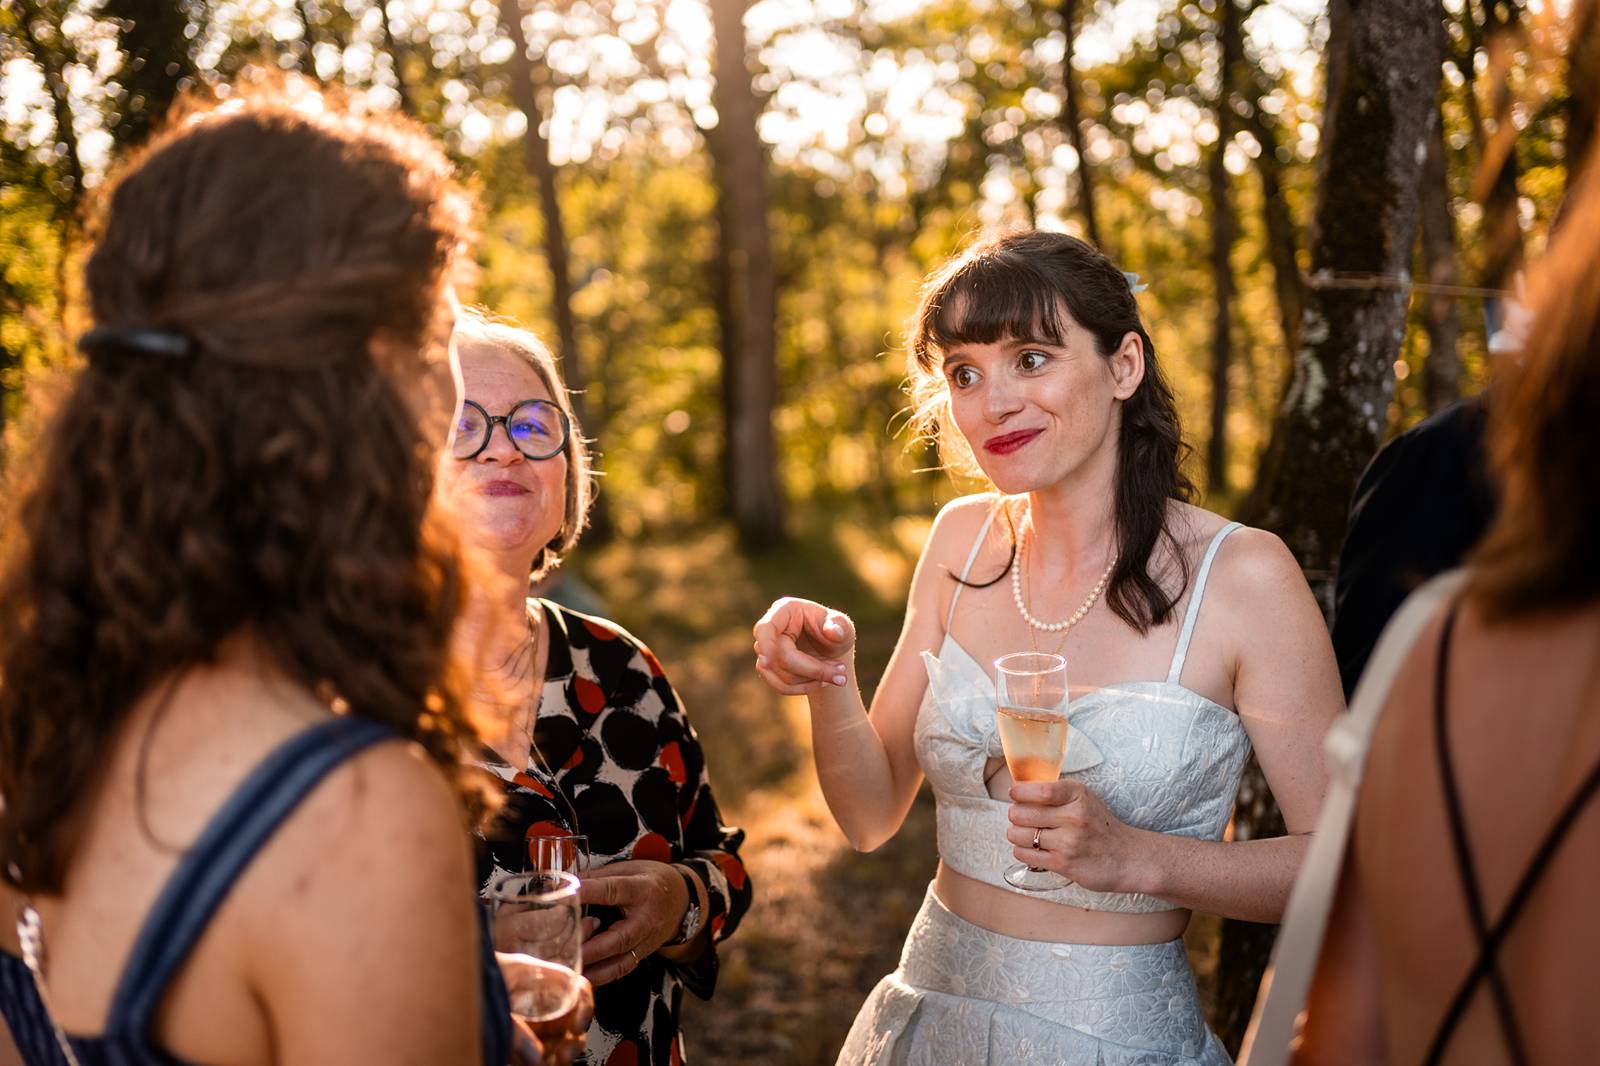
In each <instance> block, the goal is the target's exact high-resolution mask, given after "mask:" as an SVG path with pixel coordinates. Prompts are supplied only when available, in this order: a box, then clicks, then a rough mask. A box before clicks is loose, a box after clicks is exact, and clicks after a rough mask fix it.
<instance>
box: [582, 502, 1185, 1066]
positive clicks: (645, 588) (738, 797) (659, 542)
mask: <svg viewBox="0 0 1600 1066" xmlns="http://www.w3.org/2000/svg"><path fill="white" fill-rule="evenodd" d="M926 533H927V522H926V520H918V519H899V520H897V521H895V522H893V523H867V524H852V523H850V522H848V521H837V520H835V521H830V522H829V523H827V524H826V525H819V526H818V527H817V528H814V529H801V530H799V531H798V532H797V534H796V537H795V543H794V544H793V545H792V546H791V547H789V548H786V549H785V550H783V551H781V552H777V553H773V554H772V555H769V556H764V557H757V558H749V557H746V556H745V555H743V554H741V553H740V552H739V551H738V549H737V546H736V544H735V541H734V538H733V536H732V532H731V530H729V529H728V528H726V527H722V526H710V527H703V528H698V529H693V530H686V531H682V532H678V533H674V534H668V535H655V536H652V537H651V538H649V539H648V540H646V541H634V542H631V543H627V544H620V543H617V544H611V545H607V546H605V547H601V548H591V549H588V550H580V556H581V558H580V559H579V560H575V561H578V562H579V564H580V565H579V569H580V572H581V573H582V575H583V576H584V577H585V578H586V579H587V580H589V581H590V582H591V583H592V584H594V586H595V587H596V588H598V589H600V590H602V591H603V594H604V596H605V599H606V601H607V603H608V604H609V606H610V613H611V616H612V617H614V618H615V619H616V620H617V621H619V622H621V623H622V624H623V625H625V626H627V627H628V628H629V629H630V630H631V631H633V633H634V634H635V635H637V636H639V637H640V638H641V639H643V640H644V641H645V642H646V643H648V644H649V645H650V646H651V647H652V648H653V649H654V650H655V651H656V653H657V655H658V656H659V657H660V658H661V660H662V662H663V664H664V665H665V666H666V668H667V672H668V675H669V676H670V677H671V678H672V680H673V683H674V685H675V686H676V687H677V689H678V692H679V694H680V695H681V696H682V697H683V700H684V704H685V706H686V707H687V708H688V710H689V715H690V718H691V720H692V721H693V722H694V724H695V727H696V729H697V731H698V732H699V734H700V739H701V741H702V743H703V744H704V746H705V749H706V758H707V761H708V765H709V766H710V769H711V776H712V783H713V785H714V787H715V788H716V790H717V796H718V800H719V802H720V803H721V805H722V808H723V811H724V815H725V816H726V817H727V818H728V820H730V821H731V822H732V823H733V824H736V825H739V826H741V827H743V828H744V829H745V831H746V833H747V834H748V837H747V839H746V842H745V845H744V848H743V855H744V857H745V860H746V862H747V864H748V865H749V868H750V872H751V877H752V879H753V880H754V882H755V903H754V905H753V906H752V907H751V910H750V913H749V914H748V915H747V916H746V917H745V919H744V924H743V925H742V926H741V927H740V929H739V931H738V933H737V934H736V935H735V936H734V937H733V938H732V939H731V940H729V941H728V942H727V943H726V944H725V945H723V948H722V975H721V979H720V984H719V986H718V989H717V995H716V999H715V1000H714V1001H713V1002H712V1003H702V1002H700V1001H698V1000H695V999H694V998H693V997H688V1001H689V1002H688V1006H687V1008H686V1014H687V1018H686V1023H685V1025H686V1031H687V1032H688V1034H689V1049H690V1057H691V1059H692V1060H693V1061H694V1062H696V1063H697V1064H700V1066H718V1064H731V1063H743V1062H762V1063H782V1064H793V1066H812V1064H829V1063H832V1062H833V1060H834V1056H835V1054H836V1053H837V1051H838V1048H839V1045H840V1044H841V1043H842V1042H843V1040H844V1035H845V1033H846V1031H847V1030H848V1029H849V1027H850V1022H851V1020H852V1019H853V1018H854V1017H855V1012H856V1009H857V1008H858V1007H859V1006H860V1004H861V1001H862V1000H863V999H864V998H865V997H866V995H867V992H868V991H869V990H870V989H871V988H872V986H873V984H874V983H875V982H876V981H877V980H878V978H880V977H882V976H883V975H884V974H886V973H888V972H889V971H890V970H892V969H893V968H894V966H895V962H896V960H897V959H898V957H899V951H900V943H901V940H902V939H903V938H904V936H905V932H906V929H907V928H908V927H909V926H910V924H911V919H912V917H913V916H914V915H915V913H916V910H917V908H918V907H919V906H920V905H921V902H922V896H923V892H924V890H925V888H926V886H927V883H928V880H929V878H930V877H931V876H932V874H933V870H934V865H935V862H936V855H935V852H934V826H933V802H932V797H931V796H930V795H929V794H928V791H927V789H926V787H924V789H923V792H922V794H921V795H920V796H919V797H918V800H917V803H916V805H915V806H914V807H913V809H912V812H911V815H910V817H909V818H908V819H907V822H906V825H905V826H904V827H903V828H902V829H901V831H900V833H899V834H898V835H897V836H896V837H895V838H894V839H893V840H892V841H890V842H889V843H888V844H886V845H884V846H883V847H882V848H880V849H879V850H878V851H876V852H874V853H872V854H870V855H860V854H857V853H856V852H855V851H853V850H852V849H851V848H850V846H849V845H848V844H847V843H846V842H845V840H844V837H843V836H842V835H841V834H840V832H839V830H838V829H837V827H835V826H834V824H833V821H832V819H831V818H830V817H829V815H828V811H827V808H826V806H825V805H824V803H823V800H822V796H821V793H820V792H819V791H818V789H817V784H816V776H815V774H814V773H813V772H812V767H811V750H810V747H811V746H810V735H809V725H808V718H807V711H806V706H805V701H804V700H803V699H786V698H782V697H779V696H777V695H775V694H774V693H772V692H771V691H770V690H768V689H767V688H766V686H765V685H763V684H762V683H761V682H760V680H759V679H758V678H757V677H756V675H755V672H754V671H753V669H752V667H751V664H752V653H751V649H750V627H751V625H752V624H753V623H754V622H755V620H756V619H757V618H758V617H760V615H761V612H762V611H763V610H765V609H766V607H767V605H768V604H769V603H771V601H772V600H774V599H776V598H777V597H778V596H781V595H796V596H804V597H806V598H808V599H814V600H818V601H820V602H823V603H827V604H829V605H831V606H834V607H837V608H839V609H841V610H844V611H846V612H848V613H849V614H850V615H851V617H852V618H853V619H854V620H855V622H856V627H857V630H858V632H859V634H860V650H859V652H858V657H859V660H860V674H861V676H862V678H863V679H867V678H876V677H878V676H879V675H880V674H881V672H882V669H883V666H884V664H885V663H886V662H887V661H888V657H889V653H890V651H891V650H892V648H893V646H894V641H895V638H896V636H897V635H898V633H899V623H900V616H901V612H902V610H903V608H904V600H905V593H906V589H907V587H908V586H909V584H910V578H911V568H912V566H913V564H914V563H915V560H916V553H917V551H918V550H919V549H920V547H921V544H922V540H923V538H924V537H925V536H926ZM868 695H869V696H870V694H868ZM1189 939H1190V945H1191V956H1192V957H1194V960H1195V965H1196V969H1197V970H1198V971H1199V973H1200V975H1201V984H1202V987H1201V991H1202V995H1206V994H1207V993H1208V991H1209V989H1208V988H1207V982H1206V978H1207V977H1208V976H1209V973H1210V969H1211V966H1212V958H1211V957H1212V955H1213V946H1214V942H1215V926H1214V925H1213V924H1210V923H1202V922H1199V921H1197V922H1196V923H1195V924H1194V926H1193V927H1192V928H1191V931H1190V937H1189Z"/></svg>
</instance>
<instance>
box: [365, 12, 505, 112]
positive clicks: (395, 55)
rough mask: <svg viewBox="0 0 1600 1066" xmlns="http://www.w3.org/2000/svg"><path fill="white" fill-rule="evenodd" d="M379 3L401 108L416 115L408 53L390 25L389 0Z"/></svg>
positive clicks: (386, 48)
mask: <svg viewBox="0 0 1600 1066" xmlns="http://www.w3.org/2000/svg"><path fill="white" fill-rule="evenodd" d="M377 4H378V23H379V24H380V25H381V26H382V27H383V47H384V50H385V51H387V52H388V53H389V66H390V69H392V70H393V71H394V91H395V94H396V95H398V96H399V97H400V110H401V111H403V112H404V113H405V114H407V115H415V114H416V113H417V109H416V105H415V104H414V103H413V101H412V99H411V89H410V87H409V86H408V85H407V84H406V53H405V50H404V49H403V48H401V46H400V42H399V41H398V40H396V39H395V35H394V30H393V28H392V27H390V25H389V0H377ZM519 35H520V34H519Z"/></svg>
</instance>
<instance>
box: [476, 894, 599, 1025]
mask: <svg viewBox="0 0 1600 1066" xmlns="http://www.w3.org/2000/svg"><path fill="white" fill-rule="evenodd" d="M485 899H487V900H488V903H489V906H490V908H491V914H490V920H491V923H492V925H493V927H494V947H495V950H496V951H498V952H502V953H504V954H506V955H510V956H513V959H512V960H511V966H510V968H509V969H508V968H507V966H506V965H505V964H504V963H502V966H501V971H502V973H504V974H505V977H506V986H507V992H508V993H509V994H510V997H511V1012H512V1013H513V1014H515V1015H517V1016H518V1017H519V1018H522V1019H523V1020H524V1021H526V1022H528V1023H529V1025H530V1026H531V1027H532V1029H533V1031H534V1033H536V1034H538V1035H540V1036H541V1037H543V1036H554V1035H560V1033H559V1032H558V1030H563V1029H564V1028H565V1025H566V1020H567V1016H568V1015H569V1014H571V1013H572V1010H573V1008H574V1007H576V1006H577V1005H578V998H579V996H580V995H581V993H582V978H581V977H580V976H579V975H580V974H582V973H583V924H582V921H581V919H580V910H579V905H578V879H577V878H576V877H575V876H573V875H572V874H570V873H564V872H561V871H554V870H544V871H534V872H532V873H508V874H502V875H501V876H500V877H498V878H496V879H495V880H494V881H493V882H492V883H491V884H490V885H489V890H488V892H487V893H485Z"/></svg>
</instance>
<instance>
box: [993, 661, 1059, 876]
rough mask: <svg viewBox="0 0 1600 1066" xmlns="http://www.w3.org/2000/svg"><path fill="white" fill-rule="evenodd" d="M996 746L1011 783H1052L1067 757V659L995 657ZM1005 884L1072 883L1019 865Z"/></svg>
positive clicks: (1053, 874) (1056, 874)
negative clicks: (1004, 760)
mask: <svg viewBox="0 0 1600 1066" xmlns="http://www.w3.org/2000/svg"><path fill="white" fill-rule="evenodd" d="M994 688H995V701H996V714H997V716H998V719H999V725H1000V746H1001V747H1002V748H1003V749H1004V750H1005V753H1006V768H1007V769H1008V770H1010V771H1011V779H1012V780H1013V781H1054V780H1056V779H1057V778H1058V777H1060V776H1061V763H1062V761H1063V760H1064V759H1065V758H1066V755H1067V733H1068V727H1067V660H1066V659H1064V658H1063V657H1061V656H1060V655H1052V654H1049V653H1048V652H1032V651H1024V652H1017V653H1015V654H1012V655H1002V656H1000V658H998V659H996V660H995V661H994ZM1005 879H1006V884H1008V885H1010V886H1012V887H1013V888H1020V889H1021V890H1023V891H1024V892H1049V891H1052V890H1054V889H1058V888H1065V887H1067V886H1068V885H1070V884H1072V882H1071V881H1069V880H1067V879H1066V878H1065V877H1062V876H1061V875H1060V874H1058V873H1053V872H1051V871H1049V870H1041V869H1038V868H1036V867H1032V866H1025V865H1023V864H1022V863H1020V862H1019V863H1017V864H1016V865H1015V866H1012V867H1011V868H1010V869H1008V870H1006V872H1005Z"/></svg>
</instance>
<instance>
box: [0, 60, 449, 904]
mask: <svg viewBox="0 0 1600 1066" xmlns="http://www.w3.org/2000/svg"><path fill="white" fill-rule="evenodd" d="M357 106H358V102H355V101H345V102H340V101H337V100H333V99H329V98H328V97H326V96H324V95H323V94H320V93H317V92H315V91H312V90H309V89H298V90H295V89H292V83H290V84H282V83H280V84H278V85H277V86H275V87H272V88H265V89H257V90H250V89H248V88H246V87H236V88H235V89H234V91H233V93H232V95H231V98H230V99H228V100H227V101H226V102H225V103H223V104H221V105H218V106H209V107H208V106H206V105H203V104H197V103H191V104H190V105H189V108H188V113H187V114H185V115H183V116H182V117H180V118H177V119H175V120H174V121H173V123H172V124H171V125H170V126H169V128H168V129H167V131H166V132H165V133H164V134H163V135H162V136H160V137H158V138H157V139H156V140H155V141H154V142H153V143H152V144H151V146H150V147H149V148H148V149H147V151H146V152H145V153H144V154H143V155H142V156H141V157H140V158H138V159H137V160H136V161H134V162H133V163H132V164H131V165H130V166H129V168H128V169H127V171H126V172H125V174H124V176H123V177H122V178H121V180H120V181H119V182H117V183H116V185H115V189H114V192H113V193H112V194H111V196H110V200H109V207H108V209H107V210H106V213H105V215H104V219H103V223H102V225H101V232H100V235H99V238H98V240H97V242H96V244H95V247H94V250H93V253H92V254H91V256H90V257H89V260H88V265H87V272H86V273H87V290H88V297H89V303H90V305H91V310H92V312H93V318H94V322H95V324H96V325H97V326H98V327H105V328H111V329H120V330H128V329H149V330H160V331H164V332H165V333H167V334H170V335H175V336H179V337H182V338H187V339H188V341H189V343H190V344H191V345H192V348H193V351H192V353H191V354H187V355H177V356H169V355H161V354H156V353H152V352H149V351H142V350H139V349H138V348H137V346H129V345H127V344H125V343H119V342H115V341H113V342H110V343H102V344H99V345H97V346H95V347H93V348H92V350H91V352H90V358H89V362H88V365H87V366H86V367H85V368H84V369H82V370H81V371H79V372H78V373H77V375H76V378H75V379H74V380H73V381H72V382H71V383H70V387H69V388H68V390H67V392H66V394H65V396H64V398H63V401H62V403H61V406H60V408H59V410H57V411H56V412H55V414H54V416H53V419H52V420H51V422H50V424H49V426H48V428H47V429H46V431H45V432H44V433H43V434H42V436H41V439H40V440H39V441H38V445H37V448H36V456H34V457H31V461H17V462H14V463H13V469H18V468H28V467H31V468H32V473H33V479H34V484H33V485H32V486H29V487H26V488H25V490H24V491H23V492H22V494H21V496H20V504H19V511H18V515H17V521H16V523H15V526H14V535H13V536H12V537H11V538H9V539H10V540H11V542H12V543H11V544H10V546H9V547H10V549H11V550H10V552H9V555H8V557H7V558H6V559H5V561H4V563H3V567H0V791H3V795H4V799H5V804H4V810H3V811H0V871H3V872H4V876H5V878H6V880H7V881H8V882H9V883H10V884H12V885H13V886H15V887H17V888H18V889H20V890H22V891H24V892H29V893H46V894H48V893H53V892H57V891H59V890H60V887H61V884H62V880H63V876H64V873H65V870H66V869H67V867H68V865H69V863H70V862H71V860H72V857H73V854H74V849H75V847H76V846H77V843H78V841H79V840H80V838H81V836H82V821H83V818H82V814H83V811H84V807H85V805H86V802H87V798H88V797H90V796H92V795H93V793H94V789H93V787H92V785H93V780H94V778H95V776H96V775H97V774H98V773H100V772H101V768H102V767H104V766H105V764H106V762H107V759H108V755H109V754H110V751H111V749H112V747H113V745H114V743H115V741H116V738H117V736H118V733H119V726H120V725H121V724H122V722H123V720H124V719H125V718H126V717H127V715H128V713H129V712H130V710H131V708H132V707H133V706H134V705H135V704H136V703H137V702H138V701H139V700H141V699H142V698H144V697H145V696H146V695H147V694H153V693H154V694H158V693H159V692H161V691H168V689H167V685H168V683H169V682H170V681H172V680H173V679H175V678H177V677H180V676H181V675H182V672H183V671H184V670H185V669H186V668H188V667H191V666H193V665H196V664H201V663H205V662H209V661H214V660H215V657H216V655H217V651H218V646H219V644H220V643H221V642H222V641H223V640H225V639H226V638H228V637H229V636H231V635H233V634H237V633H241V632H248V633H249V634H251V635H252V636H253V637H254V638H255V639H256V640H257V641H258V642H259V644H260V646H261V647H262V648H263V649H264V650H265V653H266V654H267V655H268V656H269V657H270V659H271V660H272V661H273V663H274V664H275V666H276V667H278V668H279V669H281V670H283V671H284V672H285V673H286V674H287V675H288V676H290V677H291V678H293V679H294V680H295V681H297V682H298V683H299V684H301V685H303V686H304V687H305V688H306V689H307V690H308V691H310V692H313V693H315V694H317V695H318V696H320V697H321V698H323V699H325V700H327V701H328V702H329V703H330V705H333V706H335V707H342V706H343V707H348V712H349V713H352V714H358V715H362V716H364V717H367V718H371V719H375V720H377V721H379V722H382V723H383V724H385V725H387V726H389V727H390V728H391V729H393V730H394V731H395V732H396V733H398V734H400V735H402V736H405V737H408V738H411V739H414V740H416V741H417V742H419V743H420V744H421V745H422V746H423V747H424V748H426V749H427V751H428V752H429V753H430V755H431V756H432V757H433V758H434V759H436V760H437V761H438V763H439V764H440V765H441V766H442V767H444V768H446V771H447V773H449V774H450V776H451V777H452V779H454V780H455V781H456V782H457V784H458V787H459V788H460V789H461V792H462V796H463V800H464V802H465V803H466V805H467V806H468V807H469V808H471V807H473V806H475V805H476V801H475V797H476V796H477V795H478V792H477V790H476V788H475V787H474V786H472V785H471V784H469V782H468V779H467V777H466V776H465V775H464V774H463V773H461V772H460V771H458V769H457V767H458V765H459V760H458V755H459V753H460V752H461V750H462V749H463V745H464V742H465V740H466V738H468V737H469V736H471V735H472V731H471V728H470V726H469V725H468V723H467V721H466V718H465V715H464V711H463V709H462V707H463V704H462V700H461V697H460V696H459V694H458V692H459V689H458V677H459V674H458V673H457V672H456V671H455V670H454V668H453V667H452V666H451V660H450V657H449V652H448V647H449V641H450V636H451V631H452V628H453V626H454V621H455V617H456V613H457V611H458V608H459V604H460V600H461V598H462V589H461V581H460V577H459V568H458V563H457V557H456V552H455V547H454V541H453V539H452V538H450V537H449V536H447V535H446V534H444V533H442V532H441V531H440V530H438V529H435V528H433V527H432V526H431V524H430V521H429V520H428V519H427V517H426V514H427V507H428V498H429V493H430V489H431V484H432V470H433V454H432V451H431V449H430V447H429V445H428V443H427V442H426V441H425V440H424V439H423V436H422V434H421V432H420V429H419V426H418V423H417V418H416V415H415V414H414V413H413V411H412V410H411V408H410V406H409V405H408V403H407V401H406V400H405V399H404V398H403V397H402V395H401V394H400V393H399V392H398V391H397V390H396V388H395V387H394V385H393V384H392V383H391V378H390V377H389V376H386V374H385V373H383V372H380V371H379V369H378V368H377V367H376V366H375V365H374V361H373V357H372V354H371V345H372V342H373V340H374V338H377V337H383V338H385V339H386V340H387V341H389V342H392V343H393V344H394V345H395V346H396V347H397V348H398V350H399V351H401V352H402V355H403V356H409V358H411V359H412V360H414V364H415V365H413V366H404V365H402V366H396V367H391V368H389V372H390V373H407V372H409V373H416V374H421V373H423V372H424V360H423V354H422V353H423V352H424V351H425V350H426V349H427V338H428V336H429V335H430V333H431V332H432V331H435V330H437V329H439V327H440V324H441V323H445V324H446V325H447V322H446V320H445V319H444V318H443V317H441V316H442V312H443V310H444V305H443V298H444V285H445V283H446V281H447V280H449V279H450V277H451V275H452V273H453V272H454V271H455V270H456V269H458V266H459V264H461V263H462V262H463V255H462V253H463V249H464V247H465V245H466V244H467V243H468V241H469V239H470V236H471V228H472V210H471V204H470V200H469V198H468V197H467V195H466V194H465V193H464V191H463V190H462V188H461V186H460V185H459V184H458V183H457V182H456V179H455V177H454V175H453V171H452V168H451V166H450V164H449V163H448V161H447V160H446V159H445V157H444V155H443V154H442V153H441V151H440V150H439V148H438V147H437V146H436V145H435V144H434V143H433V141H432V140H431V139H429V138H428V137H427V135H426V134H425V133H424V132H423V131H422V130H421V129H420V127H417V126H416V125H414V124H412V123H410V122H407V121H403V120H400V119H397V118H394V117H377V116H373V115H361V114H359V113H358V112H357V110H356V108H357ZM404 361H405V359H404V358H402V362H404Z"/></svg>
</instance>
